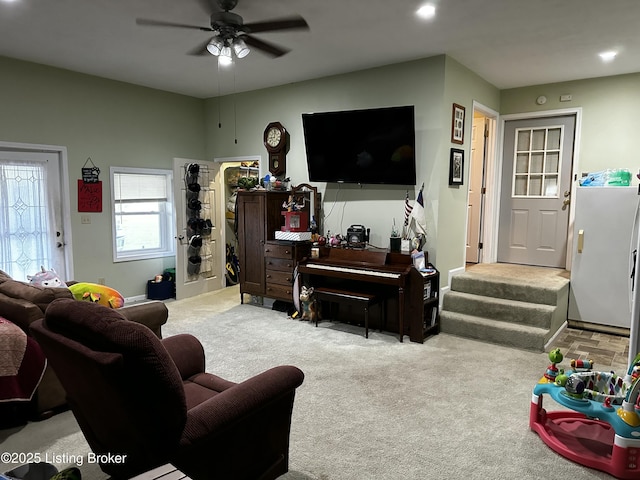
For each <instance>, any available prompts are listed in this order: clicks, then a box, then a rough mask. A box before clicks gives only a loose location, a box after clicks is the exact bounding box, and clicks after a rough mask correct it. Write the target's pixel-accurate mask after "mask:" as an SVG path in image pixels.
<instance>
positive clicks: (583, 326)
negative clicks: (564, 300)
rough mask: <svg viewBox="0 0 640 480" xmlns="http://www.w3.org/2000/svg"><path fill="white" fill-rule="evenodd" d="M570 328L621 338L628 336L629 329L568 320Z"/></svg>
mask: <svg viewBox="0 0 640 480" xmlns="http://www.w3.org/2000/svg"><path fill="white" fill-rule="evenodd" d="M569 327H570V328H578V329H580V330H591V331H593V332H599V333H607V334H609V335H620V336H621V337H628V336H629V329H628V328H624V327H613V326H611V325H600V324H598V323H589V322H581V321H580V320H569Z"/></svg>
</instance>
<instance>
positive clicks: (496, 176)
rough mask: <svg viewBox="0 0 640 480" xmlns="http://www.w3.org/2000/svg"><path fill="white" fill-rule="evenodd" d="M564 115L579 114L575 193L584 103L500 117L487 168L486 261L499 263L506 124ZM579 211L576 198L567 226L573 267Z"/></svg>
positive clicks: (573, 176) (569, 260) (573, 180)
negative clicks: (489, 164)
mask: <svg viewBox="0 0 640 480" xmlns="http://www.w3.org/2000/svg"><path fill="white" fill-rule="evenodd" d="M561 115H575V117H576V127H575V138H574V146H573V166H572V171H571V179H572V181H571V194H572V197H573V191H574V188H575V179H576V178H578V172H579V171H580V168H579V164H580V160H579V159H580V132H581V131H582V107H576V108H562V109H556V110H545V111H540V112H525V113H513V114H509V115H502V116H501V117H500V119H499V128H498V130H499V131H498V135H497V139H498V140H497V150H496V152H497V154H496V155H495V156H494V157H489V161H491V160H493V161H494V164H493V166H492V167H493V168H490V169H488V172H487V192H488V193H487V198H486V200H487V209H486V211H487V215H486V217H485V221H486V223H485V226H486V230H485V233H486V235H487V238H486V240H485V241H486V243H485V247H486V248H485V249H484V255H483V260H482V261H483V263H495V262H497V260H498V233H499V232H498V228H499V218H500V192H501V191H502V188H503V185H502V159H503V156H504V152H503V143H504V124H505V122H508V121H510V120H527V119H532V118H544V117H557V116H561ZM574 215H575V207H574V204H573V202H571V203H570V204H569V225H568V230H567V255H566V258H567V260H566V267H565V268H566V269H567V270H571V246H572V245H573V218H574Z"/></svg>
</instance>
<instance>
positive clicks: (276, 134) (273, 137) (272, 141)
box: [267, 127, 282, 147]
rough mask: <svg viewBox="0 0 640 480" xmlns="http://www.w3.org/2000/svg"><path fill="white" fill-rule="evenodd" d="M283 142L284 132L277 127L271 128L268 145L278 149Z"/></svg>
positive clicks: (268, 133)
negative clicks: (281, 141)
mask: <svg viewBox="0 0 640 480" xmlns="http://www.w3.org/2000/svg"><path fill="white" fill-rule="evenodd" d="M280 140H282V131H281V130H280V129H279V128H277V127H271V128H270V129H269V131H268V132H267V145H269V146H270V147H277V146H278V145H279V144H280Z"/></svg>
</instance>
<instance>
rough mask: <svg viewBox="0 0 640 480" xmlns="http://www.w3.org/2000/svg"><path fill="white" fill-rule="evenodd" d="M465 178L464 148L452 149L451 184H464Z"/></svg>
mask: <svg viewBox="0 0 640 480" xmlns="http://www.w3.org/2000/svg"><path fill="white" fill-rule="evenodd" d="M463 178H464V150H460V149H459V148H452V149H451V156H450V158H449V185H462V181H463Z"/></svg>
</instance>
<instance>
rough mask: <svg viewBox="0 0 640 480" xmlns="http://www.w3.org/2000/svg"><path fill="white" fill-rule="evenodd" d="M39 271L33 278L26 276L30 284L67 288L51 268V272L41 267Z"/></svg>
mask: <svg viewBox="0 0 640 480" xmlns="http://www.w3.org/2000/svg"><path fill="white" fill-rule="evenodd" d="M40 269H41V270H42V271H40V272H38V273H36V274H35V275H33V276H31V275H27V280H29V282H30V283H31V284H33V285H39V286H41V287H57V288H65V287H66V286H67V284H66V283H64V282H63V281H62V279H61V278H60V277H59V276H58V274H57V273H56V271H55V270H54V269H53V268H52V269H51V270H45V269H44V267H43V266H40Z"/></svg>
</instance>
